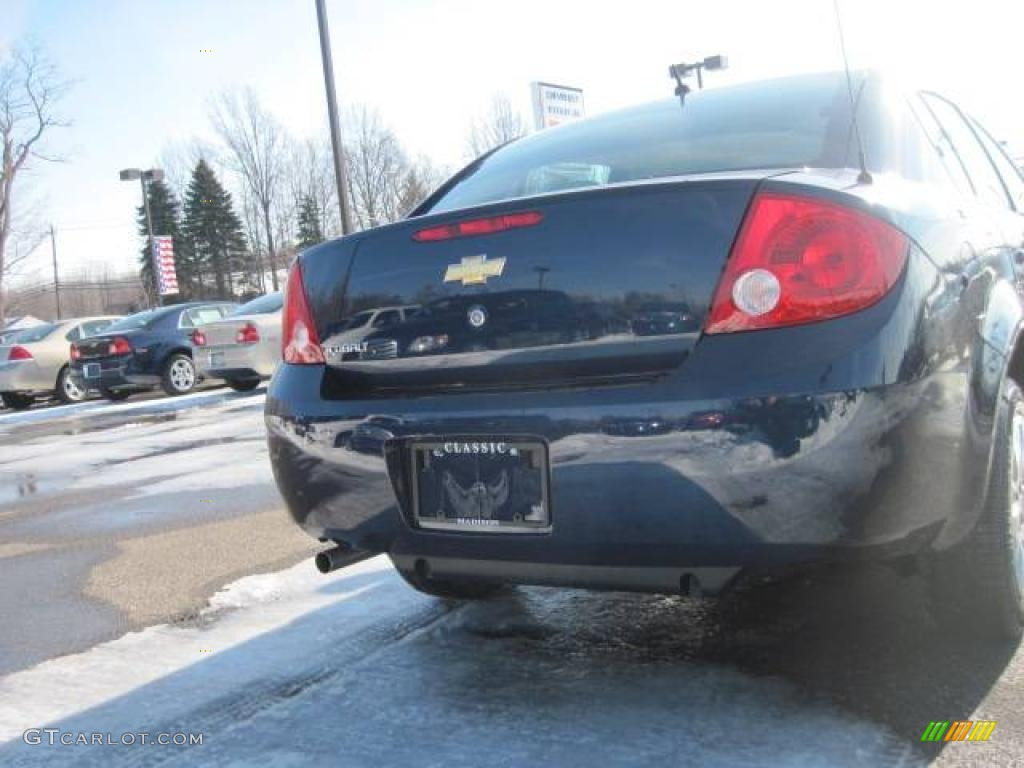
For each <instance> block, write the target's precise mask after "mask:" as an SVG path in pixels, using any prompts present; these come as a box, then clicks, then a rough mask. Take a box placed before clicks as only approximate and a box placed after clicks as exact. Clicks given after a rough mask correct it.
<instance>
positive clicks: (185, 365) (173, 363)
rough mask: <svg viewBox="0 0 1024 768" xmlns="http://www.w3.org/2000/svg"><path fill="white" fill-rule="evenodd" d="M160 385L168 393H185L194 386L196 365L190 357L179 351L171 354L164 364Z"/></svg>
mask: <svg viewBox="0 0 1024 768" xmlns="http://www.w3.org/2000/svg"><path fill="white" fill-rule="evenodd" d="M160 386H162V387H163V389H164V392H166V393H167V394H168V395H185V394H188V393H189V392H191V391H192V390H193V389H194V388H195V386H196V365H195V363H193V362H192V358H191V357H189V356H188V355H183V354H181V353H180V352H179V353H178V354H175V355H171V357H170V359H168V361H167V363H166V365H164V372H163V376H161V381H160Z"/></svg>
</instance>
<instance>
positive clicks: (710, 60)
mask: <svg viewBox="0 0 1024 768" xmlns="http://www.w3.org/2000/svg"><path fill="white" fill-rule="evenodd" d="M728 66H729V59H727V58H726V57H725V56H722V55H721V54H717V55H715V56H706V57H705V58H704V60H703V61H698V62H695V63H693V64H673V65H672V66H670V67H669V68H668V76H669V77H672V78H675V81H676V96H678V97H679V101H680V102H683V101H684V100H685V99H686V94H688V93H689V92H690V86H688V85H686V84H685V83H684V82H683V78H684V77H689V76H690V74H691V73H692V72H696V73H697V88H698V89H703V88H704V76H703V74H702V73H703V71H704V70H705V69H706V70H707V71H708V72H713V71H714V70H716V69H726V68H727V67H728Z"/></svg>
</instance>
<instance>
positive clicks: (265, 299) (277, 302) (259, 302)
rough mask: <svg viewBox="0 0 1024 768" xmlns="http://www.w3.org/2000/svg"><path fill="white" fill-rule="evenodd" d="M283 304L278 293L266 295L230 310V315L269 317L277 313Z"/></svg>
mask: <svg viewBox="0 0 1024 768" xmlns="http://www.w3.org/2000/svg"><path fill="white" fill-rule="evenodd" d="M283 304H284V299H283V297H282V294H280V293H268V294H267V295H266V296H259V297H257V298H255V299H253V300H252V301H248V302H246V303H245V304H243V305H242V306H240V307H236V308H235V309H233V310H231V313H230V314H232V315H269V314H270V313H271V312H277V311H278V310H279V309H281V307H282V306H283Z"/></svg>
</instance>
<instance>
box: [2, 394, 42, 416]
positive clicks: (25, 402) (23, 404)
mask: <svg viewBox="0 0 1024 768" xmlns="http://www.w3.org/2000/svg"><path fill="white" fill-rule="evenodd" d="M0 397H3V400H4V405H6V406H7V407H8V408H13V409H14V410H16V411H24V410H25V409H26V408H31V407H32V403H34V402H35V401H36V398H35V396H34V395H19V394H18V393H17V392H4V393H2V394H0Z"/></svg>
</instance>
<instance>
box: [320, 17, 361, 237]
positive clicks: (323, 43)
mask: <svg viewBox="0 0 1024 768" xmlns="http://www.w3.org/2000/svg"><path fill="white" fill-rule="evenodd" d="M316 21H317V26H318V27H319V29H320V58H321V60H322V62H323V68H324V90H325V91H327V119H328V121H329V122H330V125H331V149H332V151H333V153H334V183H335V184H336V185H337V187H338V210H339V212H340V213H341V234H343V235H347V234H349V233H350V232H351V231H352V217H351V215H350V214H349V203H348V186H347V185H346V183H345V180H346V178H347V177H346V174H345V145H344V144H342V142H341V124H340V123H339V121H338V95H337V93H336V92H335V90H334V62H333V60H332V58H331V33H330V30H328V28H327V9H326V8H325V7H324V0H316Z"/></svg>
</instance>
